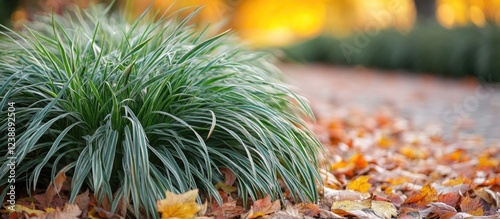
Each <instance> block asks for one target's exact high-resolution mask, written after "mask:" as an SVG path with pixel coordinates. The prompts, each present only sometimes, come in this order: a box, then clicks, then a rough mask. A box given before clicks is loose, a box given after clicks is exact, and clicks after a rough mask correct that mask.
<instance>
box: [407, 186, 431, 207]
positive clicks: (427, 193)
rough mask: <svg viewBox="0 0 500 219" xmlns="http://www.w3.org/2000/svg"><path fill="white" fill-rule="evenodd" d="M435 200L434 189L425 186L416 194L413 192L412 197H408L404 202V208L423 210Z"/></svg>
mask: <svg viewBox="0 0 500 219" xmlns="http://www.w3.org/2000/svg"><path fill="white" fill-rule="evenodd" d="M436 200H437V192H436V189H434V188H433V187H431V186H430V185H429V184H426V185H425V186H424V187H422V189H421V190H420V191H418V192H414V193H413V195H411V196H409V197H408V198H407V199H406V200H405V202H404V203H403V205H404V206H409V207H416V208H419V209H424V208H426V206H427V205H428V204H430V203H431V202H433V201H436Z"/></svg>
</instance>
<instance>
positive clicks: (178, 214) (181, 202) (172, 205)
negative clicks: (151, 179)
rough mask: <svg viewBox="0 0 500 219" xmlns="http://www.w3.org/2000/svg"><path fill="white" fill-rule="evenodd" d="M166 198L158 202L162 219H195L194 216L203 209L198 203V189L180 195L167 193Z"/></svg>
mask: <svg viewBox="0 0 500 219" xmlns="http://www.w3.org/2000/svg"><path fill="white" fill-rule="evenodd" d="M165 196H166V198H165V199H162V200H158V201H157V202H156V205H157V207H158V212H160V213H161V217H162V219H164V218H180V219H188V218H193V217H194V215H195V214H196V213H197V212H198V211H200V209H201V207H200V205H198V203H196V197H198V189H195V190H191V191H188V192H186V193H184V194H179V195H177V194H174V193H172V192H169V191H167V192H166V193H165Z"/></svg>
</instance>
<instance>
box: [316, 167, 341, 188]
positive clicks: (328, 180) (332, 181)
mask: <svg viewBox="0 0 500 219" xmlns="http://www.w3.org/2000/svg"><path fill="white" fill-rule="evenodd" d="M319 174H320V175H321V179H322V180H323V185H324V186H325V187H328V188H330V189H341V188H342V183H340V181H339V180H338V179H337V177H335V176H334V175H333V174H331V173H329V172H328V171H327V170H325V169H319Z"/></svg>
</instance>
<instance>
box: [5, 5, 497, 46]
mask: <svg viewBox="0 0 500 219" xmlns="http://www.w3.org/2000/svg"><path fill="white" fill-rule="evenodd" d="M93 1H96V0H67V1H64V2H73V3H76V4H78V5H80V6H85V5H88V3H89V2H93ZM41 2H45V4H46V5H51V4H49V3H50V2H58V1H55V0H46V1H41ZM118 2H120V3H122V5H123V6H125V10H126V11H127V12H129V14H130V15H131V16H132V19H133V17H137V16H139V15H140V14H141V13H142V11H144V10H145V9H146V8H148V6H150V5H151V4H153V11H158V12H159V13H163V12H165V11H166V13H167V14H170V13H173V12H175V11H179V12H178V15H180V16H187V15H188V14H189V13H190V12H192V11H193V10H194V9H195V8H196V7H198V6H203V9H202V10H201V11H200V12H199V13H198V15H197V16H195V17H194V19H193V22H196V23H203V24H208V23H212V24H215V23H220V22H221V21H223V22H222V24H223V25H225V27H227V28H232V29H234V30H236V31H237V33H238V34H239V35H240V37H241V38H242V39H243V40H244V41H247V42H249V43H250V44H251V45H253V46H256V47H266V46H283V45H288V44H291V43H294V42H297V41H300V40H304V39H308V38H312V37H314V36H317V35H319V34H328V35H332V36H336V37H348V36H350V35H352V34H353V33H355V32H359V31H363V32H367V31H376V30H379V29H384V28H395V29H397V30H399V31H401V32H407V31H409V30H411V28H412V27H413V25H414V24H415V22H416V9H415V4H414V0H369V1H368V0H309V1H303V0H272V1H268V0H155V1H154V0H140V1H139V0H136V1H133V0H122V1H118ZM54 7H56V6H54ZM26 17H27V14H26V10H25V9H24V8H22V7H20V8H19V9H18V10H17V11H15V12H14V13H13V14H12V19H13V21H14V23H16V21H19V20H23V19H26ZM436 19H437V21H438V22H439V23H440V24H441V25H442V26H444V27H446V28H452V27H455V26H463V25H468V24H474V25H477V26H480V27H481V26H484V25H485V24H486V23H487V22H490V23H500V0H436Z"/></svg>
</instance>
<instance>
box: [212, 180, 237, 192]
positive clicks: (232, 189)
mask: <svg viewBox="0 0 500 219" xmlns="http://www.w3.org/2000/svg"><path fill="white" fill-rule="evenodd" d="M215 189H220V190H222V191H224V192H225V193H227V194H231V193H233V192H236V191H237V190H238V189H237V188H236V187H233V186H229V185H226V184H225V183H223V182H219V183H217V184H215Z"/></svg>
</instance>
